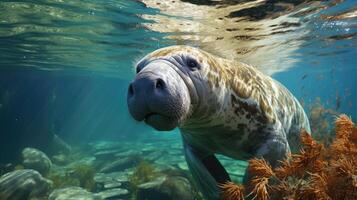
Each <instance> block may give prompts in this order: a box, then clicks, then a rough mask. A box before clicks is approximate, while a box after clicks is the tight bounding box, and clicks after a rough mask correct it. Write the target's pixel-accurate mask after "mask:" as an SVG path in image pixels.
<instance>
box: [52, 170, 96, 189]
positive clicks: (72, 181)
mask: <svg viewBox="0 0 357 200" xmlns="http://www.w3.org/2000/svg"><path fill="white" fill-rule="evenodd" d="M94 175H95V170H94V168H93V167H92V166H90V165H82V164H80V165H76V166H74V167H72V168H69V169H67V170H66V172H65V173H64V174H59V173H56V172H54V171H51V172H50V174H49V175H48V176H47V178H48V179H50V180H52V181H53V187H54V188H63V187H68V186H80V187H82V188H85V189H87V190H88V191H93V190H94V189H95V181H94Z"/></svg>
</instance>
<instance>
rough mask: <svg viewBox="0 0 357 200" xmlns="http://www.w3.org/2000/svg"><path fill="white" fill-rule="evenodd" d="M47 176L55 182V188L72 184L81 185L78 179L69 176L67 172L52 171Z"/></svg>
mask: <svg viewBox="0 0 357 200" xmlns="http://www.w3.org/2000/svg"><path fill="white" fill-rule="evenodd" d="M47 178H48V179H50V180H51V181H52V182H53V188H54V189H57V188H65V187H70V186H79V181H78V180H77V179H74V178H72V177H70V176H68V175H67V174H64V175H61V174H58V173H53V172H50V174H49V175H48V176H47Z"/></svg>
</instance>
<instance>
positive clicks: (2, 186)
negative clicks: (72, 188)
mask: <svg viewBox="0 0 357 200" xmlns="http://www.w3.org/2000/svg"><path fill="white" fill-rule="evenodd" d="M51 187H52V181H50V180H48V179H45V178H43V177H42V176H41V174H40V173H38V172H37V171H35V170H32V169H22V170H16V171H12V172H9V173H6V174H4V175H3V176H2V177H0V199H9V200H10V199H14V200H15V199H30V198H31V197H42V196H44V195H46V194H47V193H48V192H49V191H50V189H51Z"/></svg>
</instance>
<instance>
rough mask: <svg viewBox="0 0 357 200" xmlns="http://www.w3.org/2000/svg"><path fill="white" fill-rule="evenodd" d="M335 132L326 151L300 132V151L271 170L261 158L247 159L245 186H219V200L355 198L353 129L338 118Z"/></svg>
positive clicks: (356, 155) (346, 119)
mask: <svg viewBox="0 0 357 200" xmlns="http://www.w3.org/2000/svg"><path fill="white" fill-rule="evenodd" d="M335 131H336V137H335V139H334V140H333V141H332V144H331V145H329V146H328V147H327V148H325V146H324V145H323V144H320V143H318V142H316V141H315V140H314V139H313V138H312V137H311V136H310V135H309V134H308V133H306V132H303V133H302V134H301V137H300V139H301V143H302V148H301V150H300V152H299V153H298V154H291V155H289V156H288V158H287V159H286V160H283V161H281V164H280V166H279V167H277V168H275V169H273V168H272V167H271V166H270V165H269V164H268V163H267V162H266V161H265V160H264V159H258V158H254V159H252V160H250V161H249V167H248V172H249V173H250V174H251V175H252V178H251V180H250V181H249V184H247V185H236V184H234V183H232V182H227V183H225V184H222V185H221V186H220V188H221V190H222V195H221V196H222V199H227V200H242V199H245V198H249V199H261V200H268V199H289V200H290V199H291V200H315V199H317V200H335V199H336V200H337V199H357V126H355V125H354V124H353V122H352V121H351V119H350V118H349V117H347V116H346V115H340V116H339V117H338V118H337V119H336V120H335Z"/></svg>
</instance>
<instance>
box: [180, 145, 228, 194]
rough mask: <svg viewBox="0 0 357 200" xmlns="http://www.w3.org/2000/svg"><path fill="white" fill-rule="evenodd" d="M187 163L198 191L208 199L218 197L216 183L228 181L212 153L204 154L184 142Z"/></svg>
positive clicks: (218, 191) (225, 173)
mask: <svg viewBox="0 0 357 200" xmlns="http://www.w3.org/2000/svg"><path fill="white" fill-rule="evenodd" d="M184 152H185V157H186V161H187V165H188V167H189V169H190V171H191V173H192V176H193V179H194V180H195V182H196V184H197V186H198V187H199V189H200V191H201V192H202V193H203V195H204V197H205V198H206V199H209V200H217V199H219V198H220V189H219V187H218V184H220V183H225V182H226V181H230V178H229V175H228V173H227V172H226V170H225V169H224V168H223V166H222V164H221V163H220V162H219V161H218V159H217V158H216V157H215V156H214V155H213V154H210V155H205V154H203V153H202V152H200V151H199V150H197V149H195V148H193V147H192V146H190V145H188V144H186V143H185V142H184Z"/></svg>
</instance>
